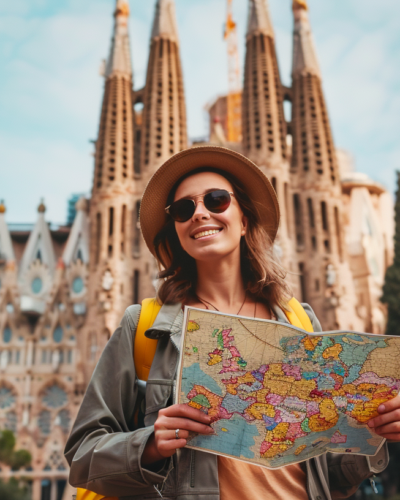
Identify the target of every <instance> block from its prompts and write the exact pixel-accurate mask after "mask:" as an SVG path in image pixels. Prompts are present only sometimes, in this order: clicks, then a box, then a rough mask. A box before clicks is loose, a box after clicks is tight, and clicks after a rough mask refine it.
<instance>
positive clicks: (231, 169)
mask: <svg viewBox="0 0 400 500" xmlns="http://www.w3.org/2000/svg"><path fill="white" fill-rule="evenodd" d="M201 167H211V168H217V169H219V170H222V171H224V172H227V173H229V174H231V175H233V176H234V177H235V178H236V179H237V180H238V181H239V183H240V185H241V187H242V188H243V189H244V191H245V192H246V193H247V195H248V196H249V198H250V199H251V200H252V202H253V203H254V206H255V208H256V210H257V212H258V215H259V220H260V223H261V224H262V226H263V227H264V228H265V230H266V231H267V233H268V235H269V236H270V238H271V240H272V241H274V239H275V237H276V233H277V231H278V227H279V219H280V211H279V203H278V199H277V197H276V193H275V190H274V188H273V187H272V184H271V183H270V181H269V180H268V178H267V177H266V176H265V174H264V173H263V172H262V171H261V170H260V169H259V168H258V167H257V165H255V164H254V163H253V162H252V161H250V160H249V159H248V158H246V157H245V156H243V155H241V154H240V153H237V152H235V151H232V150H230V149H227V148H222V147H217V146H198V147H193V148H190V149H186V150H184V151H181V152H180V153H178V154H176V155H174V156H172V157H171V158H170V159H169V160H167V161H166V162H165V163H164V164H163V165H162V166H161V167H160V168H159V169H158V170H157V171H156V172H155V174H154V175H153V177H152V178H151V179H150V181H149V183H148V184H147V187H146V189H145V191H144V194H143V198H142V202H141V206H140V228H141V230H142V234H143V238H144V240H145V242H146V245H147V246H148V248H149V250H150V252H151V253H152V254H153V255H155V249H154V239H155V237H156V235H157V234H158V233H159V231H160V230H161V229H162V228H163V226H164V224H165V223H166V222H167V218H168V215H167V214H166V212H165V207H166V206H167V201H168V196H169V194H170V192H171V190H172V188H173V187H174V186H175V184H176V183H177V182H178V181H179V179H181V178H182V177H183V176H184V175H186V174H188V173H190V172H192V171H193V170H196V169H197V168H201Z"/></svg>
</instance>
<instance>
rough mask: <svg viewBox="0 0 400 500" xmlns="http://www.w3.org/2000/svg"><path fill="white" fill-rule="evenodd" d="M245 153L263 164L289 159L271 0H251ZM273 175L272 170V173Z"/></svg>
mask: <svg viewBox="0 0 400 500" xmlns="http://www.w3.org/2000/svg"><path fill="white" fill-rule="evenodd" d="M242 123H243V145H244V152H245V154H246V155H247V156H249V157H250V158H251V159H252V160H253V161H255V162H256V163H257V164H259V165H265V164H266V163H268V164H269V165H271V162H272V159H273V158H274V161H276V162H278V163H279V162H281V160H282V159H284V158H286V122H285V119H284V115H283V95H282V84H281V80H280V76H279V68H278V60H277V57H276V50H275V40H274V31H273V28H272V22H271V17H270V15H269V11H268V3H267V0H249V21H248V30H247V37H246V62H245V72H244V88H243V107H242ZM268 174H270V172H268Z"/></svg>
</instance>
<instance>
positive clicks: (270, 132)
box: [242, 0, 298, 291]
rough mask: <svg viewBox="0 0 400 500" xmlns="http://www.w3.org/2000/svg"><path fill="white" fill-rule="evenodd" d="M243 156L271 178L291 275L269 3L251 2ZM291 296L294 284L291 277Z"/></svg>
mask: <svg viewBox="0 0 400 500" xmlns="http://www.w3.org/2000/svg"><path fill="white" fill-rule="evenodd" d="M242 127H243V152H244V154H245V155H246V156H248V157H249V158H250V159H251V160H253V161H254V162H255V163H256V164H257V165H258V166H259V167H260V168H261V169H262V170H263V171H264V172H265V174H266V175H267V176H268V177H269V178H270V180H271V182H272V185H273V186H274V189H275V191H276V193H277V196H278V199H279V201H280V207H281V216H282V221H281V226H280V230H279V233H278V240H277V248H278V247H279V254H280V257H281V262H282V264H283V266H284V267H285V268H286V269H287V270H289V271H293V270H294V268H295V256H294V252H293V246H294V245H293V242H292V241H291V238H292V236H293V234H294V227H293V222H292V219H291V218H290V214H291V213H292V208H291V197H290V165H289V162H288V159H287V147H286V135H287V130H286V121H285V117H284V112H283V89H282V83H281V79H280V75H279V68H278V60H277V56H276V50H275V36H274V31H273V28H272V22H271V18H270V14H269V9H268V4H267V0H249V17H248V27H247V37H246V61H245V72H244V88H243V108H242ZM289 279H290V280H291V281H292V286H293V289H294V291H296V290H297V287H298V280H297V279H296V277H295V276H294V275H289Z"/></svg>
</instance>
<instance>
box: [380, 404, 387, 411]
mask: <svg viewBox="0 0 400 500" xmlns="http://www.w3.org/2000/svg"><path fill="white" fill-rule="evenodd" d="M385 409H386V408H385V405H380V406H378V411H380V412H384V411H385Z"/></svg>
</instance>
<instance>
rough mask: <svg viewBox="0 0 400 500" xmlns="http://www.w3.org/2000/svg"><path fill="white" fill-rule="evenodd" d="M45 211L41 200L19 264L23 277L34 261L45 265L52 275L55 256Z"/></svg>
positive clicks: (54, 266)
mask: <svg viewBox="0 0 400 500" xmlns="http://www.w3.org/2000/svg"><path fill="white" fill-rule="evenodd" d="M45 212H46V207H45V205H44V203H43V201H42V202H41V203H40V205H39V207H38V218H37V222H36V224H35V227H34V229H33V231H32V232H31V234H30V236H29V239H28V243H27V245H26V247H25V251H24V254H23V256H22V261H21V264H20V276H21V277H23V276H24V274H25V273H26V272H27V271H28V269H29V267H30V266H31V264H33V263H35V262H36V261H39V262H40V263H41V264H43V265H45V266H46V267H47V268H48V269H49V271H50V273H51V274H52V275H53V274H54V271H55V269H56V257H55V254H54V249H53V243H52V240H51V234H50V229H49V226H48V224H47V222H46V219H45V215H44V214H45Z"/></svg>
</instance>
